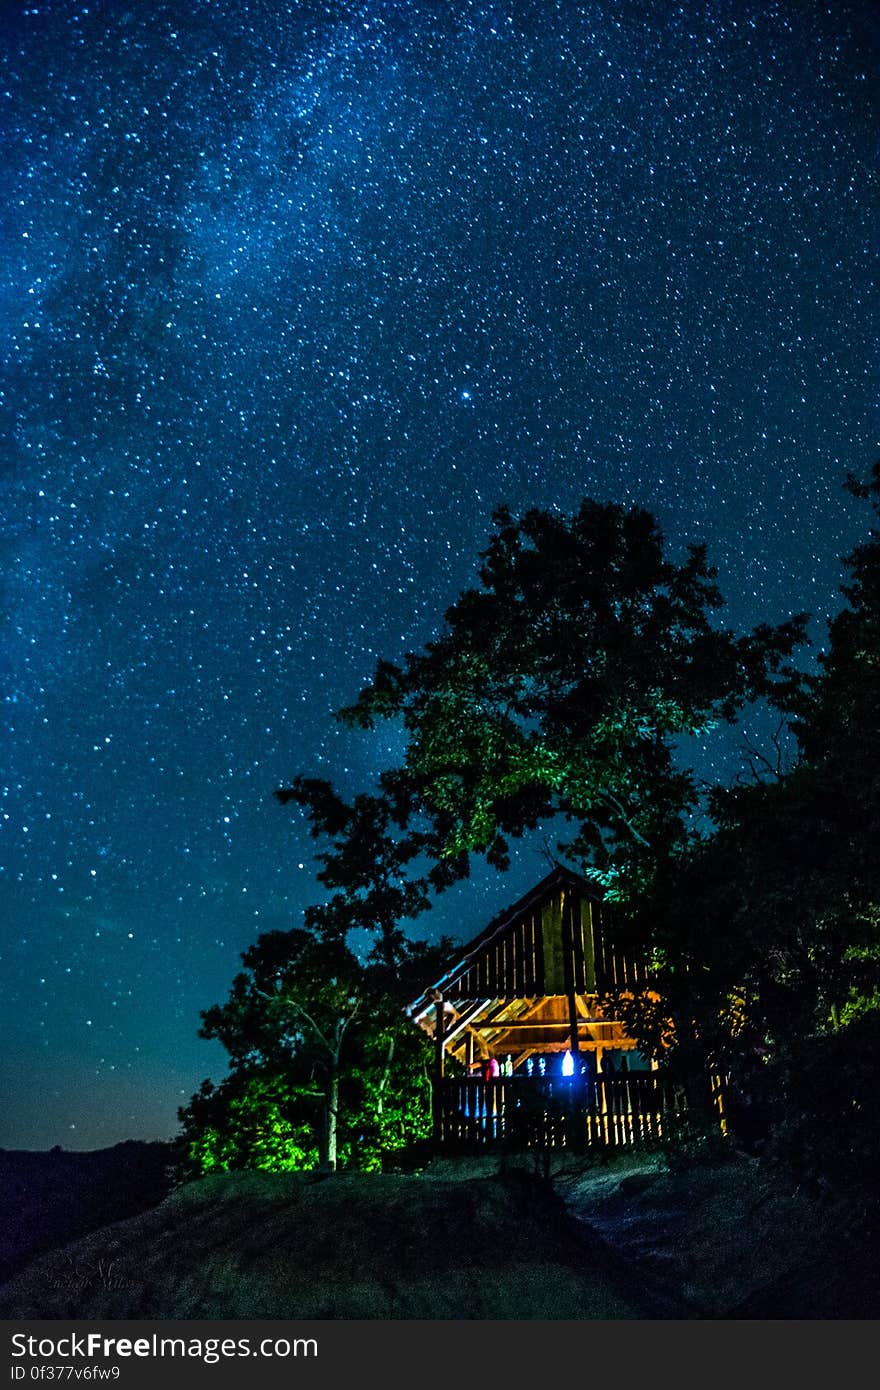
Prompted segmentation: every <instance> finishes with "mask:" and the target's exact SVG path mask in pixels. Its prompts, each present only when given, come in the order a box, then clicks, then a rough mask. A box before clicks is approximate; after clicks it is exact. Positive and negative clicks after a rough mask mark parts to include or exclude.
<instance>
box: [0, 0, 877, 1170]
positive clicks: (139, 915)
mask: <svg viewBox="0 0 880 1390" xmlns="http://www.w3.org/2000/svg"><path fill="white" fill-rule="evenodd" d="M0 38H2V51H3V62H2V76H0V97H2V103H3V108H2V109H3V130H2V142H0V161H2V187H3V190H4V196H3V199H2V203H0V218H2V230H3V237H4V242H5V254H4V255H3V258H2V264H0V317H2V352H3V373H2V381H0V408H2V422H3V428H2V440H3V460H2V472H0V487H2V493H0V543H2V572H0V573H2V578H0V582H2V595H3V627H2V640H0V661H2V698H3V715H4V718H3V733H2V742H0V795H2V801H0V814H2V820H0V826H2V830H0V865H2V871H0V918H2V961H0V968H2V983H3V995H4V1000H3V1007H2V1017H0V1034H2V1037H0V1054H2V1055H0V1087H2V1124H0V1144H2V1145H5V1146H6V1147H30V1148H43V1147H48V1146H49V1145H52V1144H56V1143H60V1144H62V1145H64V1146H65V1147H68V1148H92V1147H96V1146H99V1145H104V1144H109V1143H114V1142H117V1141H118V1140H120V1139H124V1138H159V1137H167V1136H169V1135H171V1134H172V1133H173V1132H174V1131H175V1129H176V1108H177V1106H178V1105H179V1104H181V1103H184V1102H185V1101H186V1100H188V1098H189V1096H190V1094H191V1093H192V1091H193V1090H194V1089H195V1087H196V1086H197V1085H198V1083H199V1081H200V1080H201V1078H202V1077H203V1076H206V1075H209V1074H210V1075H212V1076H213V1077H214V1078H215V1079H219V1077H220V1076H221V1075H222V1073H223V1059H224V1054H223V1053H222V1051H221V1050H220V1049H219V1047H217V1046H216V1045H214V1044H208V1043H205V1042H201V1041H199V1040H198V1039H197V1037H196V1030H197V1027H198V1022H199V1019H198V1014H199V1010H200V1009H202V1008H204V1007H207V1006H208V1005H209V1004H211V1003H213V1002H215V1001H217V1000H220V999H222V998H224V997H225V995H226V992H227V989H228V986H229V983H230V981H231V978H232V976H233V974H234V973H235V971H236V969H237V968H238V964H239V962H238V955H239V952H240V951H241V950H242V949H244V948H245V947H246V946H247V945H249V944H250V943H251V941H252V940H253V939H254V937H255V935H256V933H257V932H258V931H260V930H264V929H269V928H276V927H288V926H293V925H296V924H297V923H298V922H299V920H300V917H299V914H300V912H301V909H302V907H303V906H304V905H305V904H306V903H309V902H315V901H318V900H319V898H320V886H319V885H317V883H316V881H315V878H314V873H313V866H312V863H311V857H310V856H311V850H312V842H311V841H310V840H309V839H308V837H307V835H306V834H305V833H304V828H303V826H302V824H301V823H300V822H299V821H298V820H297V819H296V817H295V816H292V815H291V813H290V811H289V809H288V810H284V809H282V808H281V807H280V806H279V805H278V804H277V802H275V800H274V799H273V796H272V791H273V788H274V787H276V786H278V785H282V784H285V783H286V782H288V781H289V779H290V778H291V777H292V776H293V775H294V774H295V773H296V772H299V771H304V772H307V773H310V774H317V775H323V776H328V777H330V778H332V779H333V780H334V781H336V782H337V783H338V784H339V785H340V786H341V787H342V788H343V789H344V790H346V791H349V792H350V791H353V790H354V789H355V788H358V787H363V786H365V785H367V784H369V782H370V780H371V779H372V777H373V776H374V775H375V773H376V771H377V770H378V769H379V768H380V767H381V766H382V765H384V764H385V763H386V762H387V761H388V760H390V759H393V758H395V757H396V756H397V755H398V753H399V751H400V750H399V747H396V746H395V742H394V739H395V735H394V732H393V730H389V731H385V732H384V733H383V734H379V735H377V736H376V737H374V738H370V737H368V736H363V735H357V734H352V733H348V732H344V731H341V730H339V729H338V728H336V727H334V725H333V722H332V718H331V712H332V711H333V710H334V709H335V708H337V707H338V706H339V705H341V704H343V703H346V702H348V701H349V700H351V699H352V698H353V696H354V695H355V694H356V692H357V690H358V689H359V688H360V686H361V684H362V683H363V682H364V681H365V680H366V678H367V677H368V676H369V674H370V672H371V670H372V666H373V663H374V661H375V659H376V657H377V656H378V655H384V656H388V657H389V658H391V659H395V658H397V657H399V656H401V655H402V653H403V652H404V651H405V650H406V649H408V648H413V647H416V646H419V645H421V644H422V643H423V642H424V641H425V640H426V639H427V638H429V637H430V635H431V633H432V631H433V630H434V629H435V628H436V625H437V623H438V621H439V619H440V616H441V615H442V612H443V610H444V609H445V608H446V607H447V606H448V604H449V603H450V602H451V601H452V600H453V598H454V597H455V595H456V594H457V592H458V591H459V589H460V588H461V587H462V586H463V585H464V584H466V583H468V582H470V581H471V580H472V578H473V574H474V567H475V560H476V556H477V554H478V551H479V550H480V549H481V547H482V546H483V544H484V542H485V540H486V537H487V535H488V533H489V530H490V526H491V522H490V518H491V512H492V510H493V508H494V507H495V506H496V505H497V504H498V503H500V502H502V501H503V502H507V503H509V504H510V505H511V507H512V508H513V509H514V510H515V511H517V510H521V509H524V508H526V507H528V506H533V505H538V506H557V507H560V508H563V509H569V508H572V507H573V506H575V505H576V504H577V502H578V501H579V500H580V498H581V497H583V496H584V495H591V496H595V497H598V498H601V499H603V500H614V501H620V502H623V503H626V504H639V505H643V506H647V507H648V508H650V509H651V510H653V511H654V512H655V514H656V515H657V517H658V519H659V521H660V524H661V526H662V527H663V529H664V531H665V533H666V535H667V536H668V538H669V541H670V544H671V546H672V548H673V554H679V553H680V549H681V547H683V545H684V544H685V543H686V542H687V541H692V540H705V541H706V542H707V543H708V544H709V548H710V555H711V558H712V559H713V560H714V561H715V563H717V564H718V566H719V570H720V582H721V585H722V589H723V591H724V592H725V594H726V595H727V596H728V598H729V606H728V609H727V610H726V619H727V621H730V622H731V623H743V624H751V623H753V622H756V621H759V620H764V619H766V620H768V621H778V620H781V619H783V618H785V617H787V616H788V615H789V614H790V613H791V612H793V611H800V610H801V609H804V608H806V609H809V610H810V611H812V612H813V613H814V614H815V615H816V621H815V623H814V627H813V631H814V635H815V638H816V641H817V644H820V643H821V640H822V636H823V633H824V627H823V622H824V618H825V617H826V616H827V615H828V614H829V613H831V612H833V611H836V609H837V608H838V607H839V606H840V599H839V596H838V594H837V585H838V584H839V582H840V579H841V570H840V565H839V556H840V555H841V553H842V552H843V551H845V550H846V549H847V548H848V547H849V546H850V545H851V544H852V543H853V541H854V540H855V539H856V537H857V536H858V535H859V534H861V532H862V530H863V529H864V528H865V525H866V517H865V515H864V513H863V511H862V509H861V508H860V507H859V504H857V503H856V502H855V501H854V500H853V499H852V498H850V497H849V496H848V495H847V494H845V493H844V491H843V490H842V487H841V482H842V479H843V477H844V475H845V473H846V471H847V469H854V470H855V471H857V472H861V473H864V472H866V471H867V467H868V465H869V464H870V463H871V462H872V461H873V458H874V451H875V440H876V435H877V423H878V419H877V411H876V395H877V390H876V388H877V382H878V376H877V353H876V349H875V345H874V338H875V333H876V322H875V321H874V320H875V314H874V309H875V301H874V299H873V293H874V290H873V286H872V276H873V269H874V263H875V256H876V251H877V231H878V218H877V203H876V165H877V149H878V128H880V127H878V121H877V111H876V106H875V105H874V104H873V103H874V100H875V99H876V95H877V81H876V79H877V59H878V53H880V22H878V16H877V11H876V9H875V7H874V6H873V5H872V4H870V3H861V4H859V3H854V0H827V3H809V2H808V0H799V3H790V4H789V3H782V0H780V3H772V0H771V2H770V3H767V2H766V0H751V3H738V2H737V0H730V3H725V4H721V3H718V0H712V2H711V3H703V4H700V3H695V0H687V3H685V4H684V5H682V6H675V5H674V4H673V3H671V2H670V0H657V3H650V0H643V2H642V3H638V2H637V0H627V2H626V3H624V2H623V0H620V3H610V2H608V3H605V2H603V0H597V3H593V4H576V3H567V2H566V0H557V3H552V0H541V2H540V3H534V4H529V3H517V2H516V0H509V3H507V4H497V5H495V4H486V3H468V0H455V3H454V4H453V3H437V4H428V3H421V0H414V3H404V0H397V3H392V2H390V0H387V2H386V3H382V0H373V2H372V3H365V4H341V3H331V2H330V0H324V3H303V4H284V3H282V0H210V3H208V0H173V3H164V4H163V3H157V4H151V5H148V6H132V7H131V8H129V7H128V6H127V5H125V4H123V3H122V0H109V2H108V3H92V4H79V3H73V2H72V0H51V3H48V2H46V3H42V4H37V5H34V6H29V5H27V4H25V5H19V4H14V5H11V4H10V5H7V6H6V7H5V8H4V17H3V20H2V33H0ZM545 870H546V865H545V864H544V863H543V861H542V860H541V859H540V857H539V855H538V853H537V851H536V850H534V849H529V848H526V849H525V850H524V852H523V854H522V855H521V857H520V859H519V860H518V862H517V863H516V865H515V866H514V868H513V869H512V871H511V873H510V874H509V875H508V876H507V877H506V878H501V879H499V877H498V876H497V875H494V874H490V873H489V872H488V871H487V872H485V873H481V874H478V875H477V877H476V879H475V880H474V881H473V882H472V883H470V884H466V885H462V886H461V887H460V888H459V889H457V890H455V892H454V893H451V894H449V895H448V896H447V898H446V899H444V900H443V901H442V903H441V904H438V907H437V908H436V909H435V911H434V912H433V913H432V914H430V916H429V918H428V919H424V918H423V919H422V920H421V921H420V923H419V926H418V930H419V932H420V933H421V934H424V933H426V932H427V934H429V935H430V934H434V933H436V932H437V931H439V930H441V929H442V930H446V931H449V932H451V933H453V934H457V935H461V936H465V935H471V934H473V933H474V932H475V931H476V930H477V929H478V928H479V927H480V926H482V924H483V922H484V921H485V920H486V919H487V918H488V917H489V916H491V915H492V914H493V913H494V912H495V911H497V910H498V909H499V908H500V907H501V906H503V905H504V903H506V902H507V901H509V900H511V899H513V898H515V897H516V896H517V895H518V894H519V893H520V892H521V891H523V889H524V888H525V887H526V886H528V884H529V882H530V881H533V880H534V879H536V878H538V877H540V876H541V875H542V874H543V873H544V872H545Z"/></svg>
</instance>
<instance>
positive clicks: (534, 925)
mask: <svg viewBox="0 0 880 1390" xmlns="http://www.w3.org/2000/svg"><path fill="white" fill-rule="evenodd" d="M644 982H645V971H644V969H643V968H642V967H640V965H639V963H638V962H637V961H636V960H635V959H634V958H633V956H632V954H631V953H630V952H627V951H626V950H625V949H623V947H622V945H621V943H620V941H619V940H618V933H617V932H615V930H614V926H613V921H612V919H611V914H610V913H609V912H608V911H607V910H603V909H602V908H601V907H600V905H599V904H598V903H594V902H591V901H590V900H589V899H588V898H582V897H581V896H580V895H579V894H576V893H574V892H573V891H572V890H571V889H563V890H560V891H557V892H556V893H555V894H554V895H553V897H551V898H550V899H549V901H547V902H546V903H544V904H543V905H541V904H538V905H536V906H535V907H534V908H533V909H531V910H529V911H528V912H525V913H523V914H521V915H520V916H518V917H516V918H515V919H514V920H513V921H512V922H511V923H510V924H509V926H508V927H507V928H506V929H505V931H504V932H501V933H498V935H496V936H495V937H494V938H493V939H492V940H490V941H488V942H487V943H486V944H485V946H483V947H482V949H481V950H480V951H479V952H478V953H477V955H476V956H475V958H474V959H473V960H472V961H471V963H470V965H469V966H468V967H467V969H466V970H464V971H463V972H462V974H461V975H460V976H459V977H458V979H457V980H456V982H455V984H454V985H453V986H452V988H451V990H450V993H451V994H453V995H455V996H456V997H458V998H460V999H531V998H535V997H536V996H538V995H551V994H569V993H571V992H572V991H573V992H575V993H577V994H597V993H598V994H604V993H606V992H608V991H610V990H613V989H624V988H628V987H630V988H631V987H634V986H637V985H640V984H643V983H644Z"/></svg>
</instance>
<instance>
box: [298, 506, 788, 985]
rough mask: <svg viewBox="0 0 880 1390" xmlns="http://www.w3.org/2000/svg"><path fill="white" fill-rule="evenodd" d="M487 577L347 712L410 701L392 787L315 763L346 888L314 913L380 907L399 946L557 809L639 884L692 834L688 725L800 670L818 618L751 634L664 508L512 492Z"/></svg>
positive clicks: (328, 835) (605, 868)
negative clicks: (344, 782) (729, 615)
mask: <svg viewBox="0 0 880 1390" xmlns="http://www.w3.org/2000/svg"><path fill="white" fill-rule="evenodd" d="M494 521H495V524H496V527H497V530H496V532H495V533H494V534H493V536H492V537H491V538H490V541H489V544H488V547H487V549H486V550H485V552H484V554H483V556H482V567H481V571H480V580H481V587H480V588H478V589H477V588H475V589H468V590H466V591H465V592H464V593H462V594H461V596H460V597H459V598H458V600H457V601H456V602H455V604H453V606H452V607H451V608H450V609H449V610H448V612H447V613H446V622H445V627H444V629H443V631H442V632H441V633H440V635H439V636H438V637H437V639H436V640H435V641H433V642H430V643H429V644H428V645H427V646H426V647H425V649H424V651H422V652H420V653H410V654H408V655H407V656H406V658H405V660H404V662H403V664H402V665H399V666H398V665H394V664H392V663H391V662H388V661H380V662H379V664H378V665H377V668H376V672H375V676H374V679H373V682H372V683H371V684H370V685H369V686H367V687H366V688H365V689H364V690H362V691H361V693H360V695H359V696H358V699H357V700H356V702H355V703H354V704H353V705H351V706H350V707H348V708H346V709H343V710H341V711H340V712H339V715H338V717H339V719H340V720H341V721H342V722H344V723H346V724H348V725H352V726H355V727H359V728H363V729H372V728H374V727H375V726H376V724H377V723H378V722H379V721H384V720H389V719H392V720H395V721H397V722H398V723H400V724H401V725H402V728H403V732H404V734H405V738H406V752H405V758H404V761H403V764H402V765H401V766H400V767H397V768H392V769H389V770H388V771H386V772H385V773H383V774H382V776H381V777H380V779H379V790H378V793H377V794H373V795H362V796H359V797H356V798H355V799H354V801H353V802H352V803H351V804H348V803H346V802H344V801H343V800H342V798H341V797H339V796H338V795H337V793H335V792H334V791H333V789H332V787H331V786H330V785H329V784H328V783H327V782H324V781H320V780H315V779H309V778H304V777H299V778H297V779H295V780H294V782H293V784H292V785H291V786H290V787H289V788H286V789H284V790H283V791H280V792H279V793H278V796H279V798H280V799H281V800H282V801H285V802H295V803H297V804H298V805H300V806H302V807H303V808H304V809H305V811H306V813H307V815H308V817H309V820H310V823H311V830H312V834H313V835H314V836H315V837H316V838H318V839H319V840H321V841H322V842H324V844H325V845H326V848H325V849H323V850H322V851H321V853H319V855H318V860H319V863H320V864H321V866H322V867H321V870H320V872H319V875H318V876H319V878H320V880H321V881H322V882H323V883H324V884H325V885H326V886H327V887H328V888H330V889H331V890H333V896H332V897H331V899H330V901H329V902H328V903H327V904H325V905H324V906H322V907H321V908H319V909H317V910H316V911H315V913H314V914H313V915H312V917H311V918H310V925H311V926H313V927H315V928H316V929H317V930H318V931H319V932H321V933H322V934H334V935H339V936H341V937H343V938H344V937H345V934H346V932H347V931H349V930H350V929H352V928H353V927H367V928H370V929H372V930H375V931H376V932H377V933H378V934H379V937H380V943H381V947H382V950H383V952H384V954H385V955H386V957H387V958H388V959H392V958H393V956H394V952H395V950H396V949H398V948H399V944H400V937H399V924H400V922H401V920H402V919H404V918H406V917H415V916H416V915H418V914H419V913H420V912H422V911H424V910H425V909H426V908H427V907H428V906H430V901H431V896H432V894H434V893H436V892H439V891H442V890H443V889H444V888H446V887H448V886H449V885H450V884H451V883H454V882H455V881H456V880H458V879H461V878H463V877H466V876H467V874H468V872H469V867H470V861H471V856H472V855H478V856H483V857H485V858H486V860H488V862H489V863H491V864H493V865H495V867H497V868H499V869H504V868H506V867H507V866H508V864H509V859H510V842H511V840H513V839H516V838H519V837H520V836H522V835H523V834H525V833H526V832H527V831H529V830H533V829H535V828H536V827H537V826H539V825H541V824H543V823H545V822H548V821H551V820H554V819H555V820H558V821H560V822H563V823H566V824H567V825H568V826H569V827H571V829H572V836H573V838H570V839H569V840H568V841H567V842H566V843H565V844H563V845H560V851H561V852H562V853H563V854H565V855H566V856H567V857H568V858H570V859H571V860H572V861H574V862H575V863H576V864H577V865H578V867H580V868H581V869H582V871H583V872H584V873H586V874H587V875H588V876H591V877H593V878H594V879H595V880H596V881H598V882H600V883H601V884H602V885H603V886H604V887H605V888H606V889H607V890H608V895H609V896H610V897H631V896H633V895H634V894H636V892H637V891H638V890H639V888H640V887H644V886H645V885H646V884H648V883H649V882H650V881H651V877H652V874H653V872H654V871H655V870H656V866H657V864H658V863H660V862H662V861H663V860H664V859H665V858H666V857H668V855H669V854H670V853H672V852H673V851H674V850H676V849H677V848H679V847H680V846H681V845H682V843H683V840H684V838H685V826H686V820H687V815H688V812H689V810H690V808H691V807H692V806H693V804H694V801H695V797H696V791H695V787H694V783H693V779H692V777H691V776H690V774H689V773H688V772H686V771H683V770H681V768H680V767H678V766H677V765H676V763H675V761H674V757H673V750H674V743H675V740H676V739H678V738H680V737H681V736H683V735H692V734H697V733H700V732H703V731H704V730H706V729H708V728H710V727H711V726H712V725H713V724H715V723H717V722H718V721H723V720H728V721H729V720H732V719H734V718H735V716H736V714H737V711H738V710H739V709H740V708H741V707H742V705H743V704H744V702H745V701H747V700H749V699H753V698H755V697H756V696H759V695H766V694H768V693H770V692H771V691H772V690H774V689H775V688H776V686H777V685H778V684H779V683H780V682H784V681H787V680H788V679H789V678H790V673H789V672H788V668H787V667H786V666H785V664H784V663H785V661H786V659H787V657H788V656H789V654H790V653H791V651H792V649H793V648H794V646H795V645H796V644H797V643H798V642H799V641H801V640H803V620H801V619H794V620H792V621H790V622H788V623H785V624H783V625H781V626H780V627H777V628H770V627H766V626H764V627H761V628H758V629H756V630H755V632H754V633H752V634H750V635H748V636H745V637H736V636H735V635H734V634H733V633H731V632H730V631H727V630H725V629H723V628H721V627H719V626H718V625H717V624H716V623H715V621H714V614H715V610H716V609H718V607H719V606H720V605H721V602H722V600H721V596H720V593H719V591H718V589H717V586H716V585H715V582H714V581H715V571H714V570H712V569H711V568H710V567H709V566H708V565H707V563H706V556H705V552H704V550H703V548H702V547H701V546H692V547H691V548H690V549H689V552H688V557H687V559H686V560H685V561H684V563H682V564H675V563H673V562H672V561H670V560H669V559H667V558H666V556H665V554H664V543H663V537H662V535H661V533H660V532H659V530H658V528H657V526H656V524H655V522H654V520H653V518H652V517H651V516H650V515H649V514H648V513H647V512H644V511H641V510H639V509H637V508H634V509H631V510H625V509H624V508H622V507H619V506H614V505H607V504H602V503H599V502H595V501H589V500H587V501H584V502H583V504H582V505H581V507H580V508H579V510H578V511H577V512H576V513H574V515H572V516H563V515H561V514H558V513H555V512H547V511H529V512H527V513H526V514H525V515H524V516H523V517H522V518H521V519H520V520H515V519H514V518H513V517H512V516H511V514H510V513H509V512H508V511H507V510H506V509H505V508H501V509H500V510H499V511H497V512H496V513H495V517H494Z"/></svg>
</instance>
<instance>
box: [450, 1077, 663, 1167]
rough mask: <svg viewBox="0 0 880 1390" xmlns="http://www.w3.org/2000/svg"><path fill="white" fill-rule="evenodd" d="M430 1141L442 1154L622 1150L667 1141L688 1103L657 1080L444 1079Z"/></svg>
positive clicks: (660, 1079) (632, 1078) (631, 1078)
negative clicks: (506, 1150)
mask: <svg viewBox="0 0 880 1390" xmlns="http://www.w3.org/2000/svg"><path fill="white" fill-rule="evenodd" d="M434 1104H435V1106H438V1107H439V1108H438V1111H437V1114H436V1121H437V1123H436V1127H435V1135H436V1138H437V1141H438V1143H439V1144H440V1146H441V1147H442V1148H444V1149H447V1150H459V1151H468V1150H478V1149H484V1148H487V1147H489V1148H509V1149H531V1148H540V1149H559V1148H568V1149H572V1150H583V1149H586V1148H590V1147H592V1146H601V1147H603V1148H615V1149H616V1148H627V1147H630V1146H631V1145H635V1144H639V1143H643V1142H644V1141H646V1140H659V1139H663V1138H667V1139H668V1138H671V1137H674V1135H675V1134H676V1133H677V1131H678V1130H679V1129H680V1127H681V1121H682V1119H683V1117H684V1115H685V1113H686V1112H687V1109H688V1103H687V1097H686V1093H685V1090H684V1088H683V1087H682V1086H681V1085H680V1084H678V1083H677V1082H675V1081H673V1080H672V1079H671V1078H669V1077H666V1076H662V1075H661V1074H660V1073H658V1072H641V1073H639V1072H630V1073H629V1074H628V1075H626V1076H613V1077H604V1078H599V1079H598V1080H595V1081H587V1080H585V1079H583V1078H576V1077H570V1078H569V1077H552V1078H551V1077H546V1076H543V1077H531V1076H500V1077H495V1078H493V1079H492V1080H491V1081H485V1080H483V1078H482V1077H477V1076H467V1077H463V1076H462V1077H458V1076H447V1077H444V1078H443V1080H442V1081H441V1083H440V1086H439V1094H438V1092H437V1091H436V1090H435V1096H434Z"/></svg>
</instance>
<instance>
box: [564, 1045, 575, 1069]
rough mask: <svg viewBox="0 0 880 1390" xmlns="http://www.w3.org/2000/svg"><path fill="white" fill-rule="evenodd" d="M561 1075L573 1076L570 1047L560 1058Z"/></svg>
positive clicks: (572, 1060) (572, 1059)
mask: <svg viewBox="0 0 880 1390" xmlns="http://www.w3.org/2000/svg"><path fill="white" fill-rule="evenodd" d="M562 1075H563V1076H574V1058H573V1057H572V1055H571V1049H569V1051H568V1052H566V1053H565V1055H564V1056H563V1058H562Z"/></svg>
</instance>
